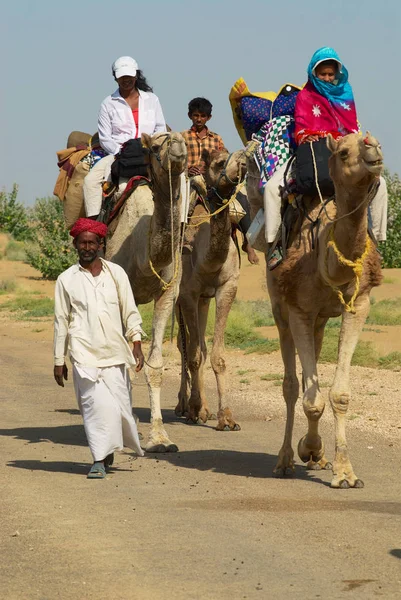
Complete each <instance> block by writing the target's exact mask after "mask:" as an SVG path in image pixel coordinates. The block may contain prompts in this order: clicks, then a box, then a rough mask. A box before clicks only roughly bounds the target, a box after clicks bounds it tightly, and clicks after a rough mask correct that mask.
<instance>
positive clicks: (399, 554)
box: [389, 548, 401, 558]
mask: <svg viewBox="0 0 401 600" xmlns="http://www.w3.org/2000/svg"><path fill="white" fill-rule="evenodd" d="M389 554H391V556H395V557H396V558H401V548H394V549H393V550H390V552H389Z"/></svg>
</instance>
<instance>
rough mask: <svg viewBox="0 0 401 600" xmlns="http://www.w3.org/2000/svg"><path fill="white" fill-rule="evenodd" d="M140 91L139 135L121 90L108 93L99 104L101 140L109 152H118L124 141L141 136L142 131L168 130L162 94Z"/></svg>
mask: <svg viewBox="0 0 401 600" xmlns="http://www.w3.org/2000/svg"><path fill="white" fill-rule="evenodd" d="M138 91H139V102H138V129H139V131H138V135H137V131H136V125H135V121H134V117H133V116H132V110H131V107H130V106H129V104H128V103H127V102H126V101H125V100H124V98H123V97H122V96H121V95H120V92H119V91H118V90H116V91H115V92H114V94H111V96H107V98H106V99H105V100H103V102H102V104H101V106H100V111H99V116H98V121H97V129H98V132H99V141H100V145H101V146H102V148H103V150H105V151H106V152H107V153H108V154H117V153H118V152H119V151H120V149H121V146H122V144H123V143H124V142H127V141H128V140H131V139H134V138H136V137H141V135H142V133H147V134H149V135H153V134H154V133H159V132H164V131H166V130H167V129H166V122H165V120H164V116H163V111H162V107H161V105H160V101H159V98H158V97H157V96H156V95H155V94H152V93H151V92H142V91H141V90H138Z"/></svg>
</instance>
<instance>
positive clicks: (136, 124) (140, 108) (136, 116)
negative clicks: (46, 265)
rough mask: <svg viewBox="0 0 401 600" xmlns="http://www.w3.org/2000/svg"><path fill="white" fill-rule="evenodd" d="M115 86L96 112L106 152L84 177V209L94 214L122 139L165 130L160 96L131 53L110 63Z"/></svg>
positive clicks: (97, 212) (126, 139)
mask: <svg viewBox="0 0 401 600" xmlns="http://www.w3.org/2000/svg"><path fill="white" fill-rule="evenodd" d="M112 71H113V77H114V79H115V81H116V82H117V83H118V89H117V90H116V91H115V92H114V93H113V94H111V96H108V97H107V98H106V99H105V100H104V101H103V102H102V104H101V107H100V111H99V116H98V132H99V141H100V145H101V147H102V148H103V150H104V151H105V152H106V156H105V157H104V158H102V159H101V160H99V161H98V162H97V163H96V164H95V165H94V167H92V169H91V170H90V172H89V173H88V175H87V176H86V177H85V180H84V198H85V211H86V215H87V216H88V217H91V218H94V217H96V216H97V215H98V214H99V213H100V209H101V206H102V183H103V181H105V180H106V179H107V178H108V176H109V174H110V169H111V165H112V163H113V161H114V159H115V155H116V154H118V153H119V152H120V150H121V147H122V145H123V144H124V142H127V141H128V140H131V139H136V138H140V137H141V135H142V133H147V134H149V135H153V134H154V133H158V132H164V131H166V130H167V128H166V122H165V120H164V116H163V111H162V108H161V106H160V102H159V98H158V97H157V96H156V95H155V94H153V93H152V88H151V87H150V86H149V84H148V83H147V81H146V79H145V77H144V76H143V74H142V71H140V70H139V69H138V64H137V62H136V61H135V60H134V59H133V58H131V57H130V56H122V57H120V58H118V59H117V60H116V61H115V62H114V64H113V66H112Z"/></svg>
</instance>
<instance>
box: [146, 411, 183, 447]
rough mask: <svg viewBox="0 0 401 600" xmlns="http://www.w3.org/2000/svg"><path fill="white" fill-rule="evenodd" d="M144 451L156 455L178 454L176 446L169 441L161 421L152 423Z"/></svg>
mask: <svg viewBox="0 0 401 600" xmlns="http://www.w3.org/2000/svg"><path fill="white" fill-rule="evenodd" d="M145 451H146V452H157V453H164V452H178V446H176V444H173V442H172V441H171V440H169V438H168V435H167V433H166V431H165V429H164V427H163V421H162V420H161V419H155V420H154V421H153V423H152V429H151V431H150V434H149V440H148V443H147V444H146V446H145Z"/></svg>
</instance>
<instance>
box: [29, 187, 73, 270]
mask: <svg viewBox="0 0 401 600" xmlns="http://www.w3.org/2000/svg"><path fill="white" fill-rule="evenodd" d="M30 227H31V231H32V233H33V236H34V237H33V239H34V240H35V243H34V244H27V245H26V255H27V262H28V263H29V264H30V265H31V266H32V267H34V268H35V269H37V270H38V271H40V272H41V273H42V275H43V277H45V278H46V279H57V277H58V276H59V275H60V273H62V272H63V271H65V269H68V267H70V266H71V265H73V264H74V263H75V262H76V260H77V258H76V252H75V249H74V247H73V245H72V243H71V237H70V235H69V233H68V230H67V228H66V226H65V224H64V214H63V205H62V203H61V202H60V200H59V199H58V198H55V197H54V196H53V197H51V198H40V199H38V200H36V203H35V206H34V207H33V209H32V211H31V213H30Z"/></svg>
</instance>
